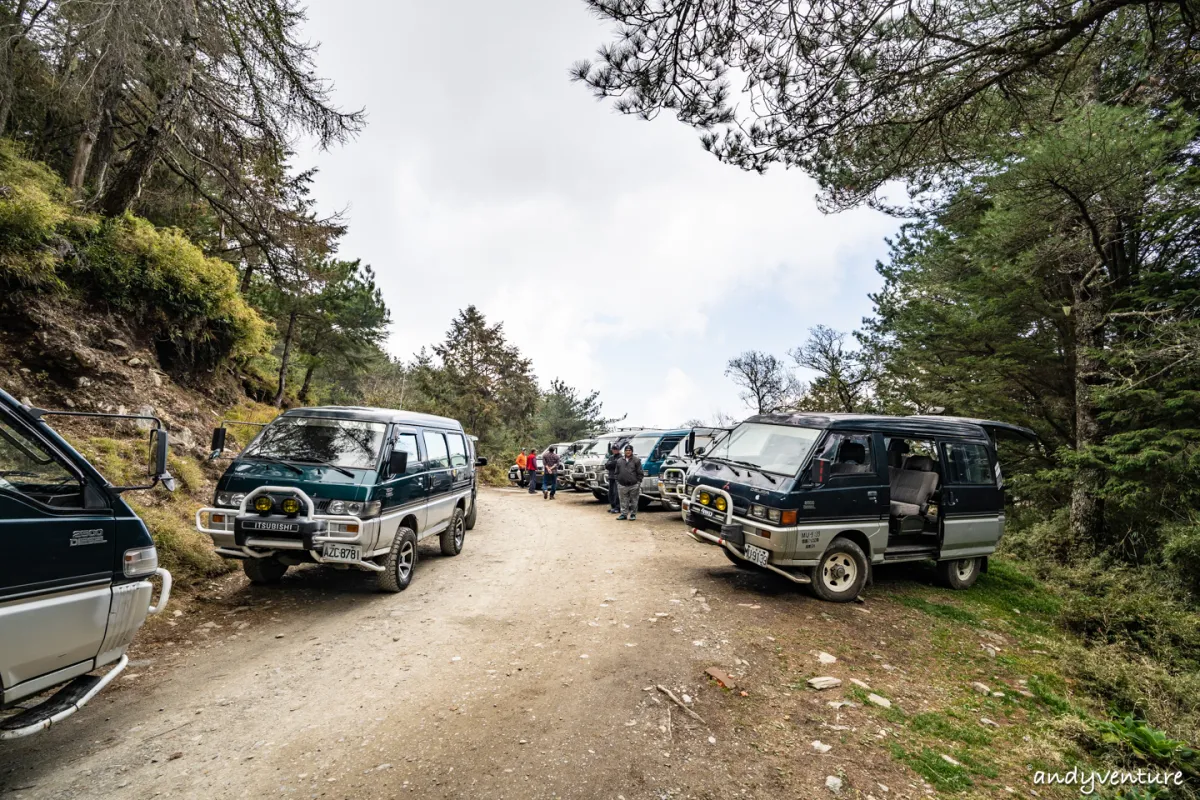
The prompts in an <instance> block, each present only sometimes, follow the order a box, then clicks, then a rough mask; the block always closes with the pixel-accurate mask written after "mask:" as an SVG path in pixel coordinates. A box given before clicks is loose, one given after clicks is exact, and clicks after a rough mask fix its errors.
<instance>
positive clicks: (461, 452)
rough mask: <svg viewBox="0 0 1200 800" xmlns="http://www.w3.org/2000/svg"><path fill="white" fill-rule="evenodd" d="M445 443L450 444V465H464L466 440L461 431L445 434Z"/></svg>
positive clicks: (465, 461)
mask: <svg viewBox="0 0 1200 800" xmlns="http://www.w3.org/2000/svg"><path fill="white" fill-rule="evenodd" d="M446 443H447V444H449V445H450V466H452V467H465V466H466V465H467V442H466V440H465V439H463V437H462V434H461V433H448V434H446Z"/></svg>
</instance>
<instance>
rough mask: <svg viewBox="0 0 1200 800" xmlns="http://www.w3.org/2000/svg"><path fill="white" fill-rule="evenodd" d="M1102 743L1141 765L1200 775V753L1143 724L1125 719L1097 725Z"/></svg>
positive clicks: (1130, 718) (1140, 721) (1185, 743)
mask: <svg viewBox="0 0 1200 800" xmlns="http://www.w3.org/2000/svg"><path fill="white" fill-rule="evenodd" d="M1096 729H1097V730H1099V731H1100V734H1101V740H1102V741H1103V742H1105V743H1106V744H1113V745H1117V746H1119V747H1122V748H1124V749H1127V750H1130V751H1132V753H1133V754H1134V755H1135V756H1137V757H1138V758H1139V759H1141V760H1142V761H1145V762H1148V763H1150V764H1154V765H1157V766H1161V767H1170V768H1173V769H1178V770H1182V771H1184V772H1187V773H1189V774H1191V775H1200V753H1198V752H1197V751H1196V750H1195V749H1193V748H1192V747H1191V746H1189V745H1188V743H1187V742H1184V741H1181V740H1179V739H1172V738H1171V737H1170V736H1167V735H1166V734H1165V733H1163V732H1162V731H1160V730H1158V729H1157V728H1154V727H1152V726H1151V725H1148V724H1146V722H1145V721H1144V720H1139V719H1136V718H1134V717H1133V716H1131V715H1130V716H1125V717H1124V718H1122V719H1118V720H1116V721H1115V722H1098V723H1096Z"/></svg>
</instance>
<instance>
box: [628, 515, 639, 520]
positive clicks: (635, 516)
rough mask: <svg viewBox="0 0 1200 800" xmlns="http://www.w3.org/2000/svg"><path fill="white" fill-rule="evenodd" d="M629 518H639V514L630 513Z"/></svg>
mask: <svg viewBox="0 0 1200 800" xmlns="http://www.w3.org/2000/svg"><path fill="white" fill-rule="evenodd" d="M629 518H630V519H637V514H630V515H629Z"/></svg>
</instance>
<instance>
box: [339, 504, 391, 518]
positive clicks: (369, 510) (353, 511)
mask: <svg viewBox="0 0 1200 800" xmlns="http://www.w3.org/2000/svg"><path fill="white" fill-rule="evenodd" d="M382 510H383V503H382V502H380V501H379V500H371V501H370V502H365V503H360V502H359V501H357V500H334V501H332V502H331V503H330V504H329V513H330V514H348V515H349V516H352V517H363V518H366V517H378V516H379V512H380V511H382Z"/></svg>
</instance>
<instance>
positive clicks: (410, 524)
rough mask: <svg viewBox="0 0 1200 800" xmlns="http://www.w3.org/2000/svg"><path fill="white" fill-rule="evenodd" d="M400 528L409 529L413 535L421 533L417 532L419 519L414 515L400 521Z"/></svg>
mask: <svg viewBox="0 0 1200 800" xmlns="http://www.w3.org/2000/svg"><path fill="white" fill-rule="evenodd" d="M400 527H401V528H408V529H409V530H410V531H412V532H413V533H420V531H419V530H417V518H416V517H415V516H413V515H412V514H409V515H408V516H407V517H405V518H404V519H402V520H400Z"/></svg>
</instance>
